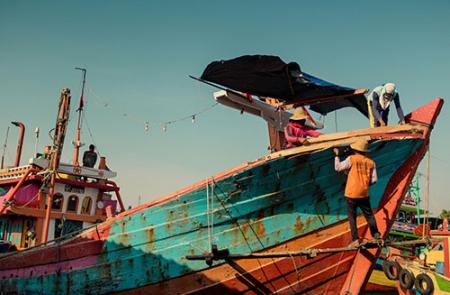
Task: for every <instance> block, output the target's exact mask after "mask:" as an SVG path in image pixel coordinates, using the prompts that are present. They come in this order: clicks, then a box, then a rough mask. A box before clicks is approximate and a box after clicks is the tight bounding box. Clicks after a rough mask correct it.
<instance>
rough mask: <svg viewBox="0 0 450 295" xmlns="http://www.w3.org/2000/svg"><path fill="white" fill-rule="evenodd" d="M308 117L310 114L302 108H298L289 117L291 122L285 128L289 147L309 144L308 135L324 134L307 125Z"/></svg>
mask: <svg viewBox="0 0 450 295" xmlns="http://www.w3.org/2000/svg"><path fill="white" fill-rule="evenodd" d="M307 118H308V116H307V115H306V114H305V111H304V110H303V109H302V108H296V109H295V111H294V114H293V115H292V116H291V117H290V118H289V123H288V125H287V126H286V127H285V128H284V137H285V138H286V141H287V144H286V148H287V149H289V148H293V147H297V146H301V145H305V144H308V140H307V139H306V137H307V136H310V137H318V136H319V135H321V134H322V133H320V132H317V131H314V129H313V128H311V127H308V126H306V125H305V122H306V119H307Z"/></svg>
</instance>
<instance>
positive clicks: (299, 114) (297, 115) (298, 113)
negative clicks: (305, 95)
mask: <svg viewBox="0 0 450 295" xmlns="http://www.w3.org/2000/svg"><path fill="white" fill-rule="evenodd" d="M306 118H308V116H307V115H306V114H305V111H304V110H303V109H302V108H296V109H295V110H294V114H293V115H292V116H291V117H290V118H289V120H296V121H299V120H305V119H306Z"/></svg>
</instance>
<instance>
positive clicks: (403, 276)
mask: <svg viewBox="0 0 450 295" xmlns="http://www.w3.org/2000/svg"><path fill="white" fill-rule="evenodd" d="M398 281H399V283H400V286H401V287H402V288H403V289H404V290H409V289H411V288H412V287H413V286H414V281H415V278H414V275H413V274H412V272H410V271H409V270H407V269H404V268H403V269H401V270H400V272H399V274H398Z"/></svg>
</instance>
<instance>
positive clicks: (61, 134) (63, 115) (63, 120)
mask: <svg viewBox="0 0 450 295" xmlns="http://www.w3.org/2000/svg"><path fill="white" fill-rule="evenodd" d="M69 114H70V90H69V89H68V88H65V89H63V90H62V91H61V96H60V98H59V111H58V116H57V118H56V127H55V134H54V135H53V147H52V153H51V157H50V161H49V164H48V170H49V173H50V174H51V177H50V180H49V177H45V178H44V179H45V180H44V184H43V185H42V189H41V191H47V189H48V195H47V209H46V211H45V220H44V228H43V232H42V240H41V242H42V243H44V244H45V243H46V242H47V238H48V225H49V222H50V212H51V210H52V203H53V193H54V191H55V183H56V176H57V170H58V166H59V160H60V157H61V153H62V150H63V147H64V138H65V136H66V129H67V124H68V123H69Z"/></svg>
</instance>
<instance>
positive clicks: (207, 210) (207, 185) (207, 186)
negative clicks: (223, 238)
mask: <svg viewBox="0 0 450 295" xmlns="http://www.w3.org/2000/svg"><path fill="white" fill-rule="evenodd" d="M210 213H211V212H210V208H209V178H208V177H206V219H207V222H208V245H209V249H210V251H212V244H211V218H210Z"/></svg>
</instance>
